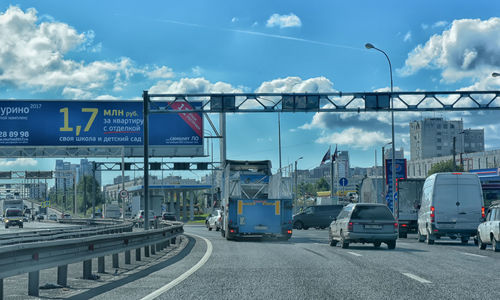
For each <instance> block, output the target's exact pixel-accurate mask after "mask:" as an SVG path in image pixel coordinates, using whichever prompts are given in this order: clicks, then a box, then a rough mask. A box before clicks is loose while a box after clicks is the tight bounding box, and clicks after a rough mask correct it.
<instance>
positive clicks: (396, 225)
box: [394, 223, 404, 229]
mask: <svg viewBox="0 0 500 300" xmlns="http://www.w3.org/2000/svg"><path fill="white" fill-rule="evenodd" d="M403 226H404V225H403ZM397 228H398V223H394V229H397Z"/></svg>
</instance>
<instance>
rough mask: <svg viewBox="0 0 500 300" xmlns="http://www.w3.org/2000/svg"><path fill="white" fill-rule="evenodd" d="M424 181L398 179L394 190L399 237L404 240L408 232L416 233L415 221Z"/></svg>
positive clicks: (416, 225)
mask: <svg viewBox="0 0 500 300" xmlns="http://www.w3.org/2000/svg"><path fill="white" fill-rule="evenodd" d="M424 182H425V179H423V178H421V179H420V178H419V179H417V178H413V179H398V180H397V184H396V190H397V192H398V194H397V197H398V222H399V237H400V238H406V237H407V234H408V232H415V233H416V232H417V227H418V224H417V219H418V210H419V207H420V201H421V198H422V188H423V186H424Z"/></svg>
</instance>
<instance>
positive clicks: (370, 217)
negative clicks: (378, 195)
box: [329, 203, 398, 249]
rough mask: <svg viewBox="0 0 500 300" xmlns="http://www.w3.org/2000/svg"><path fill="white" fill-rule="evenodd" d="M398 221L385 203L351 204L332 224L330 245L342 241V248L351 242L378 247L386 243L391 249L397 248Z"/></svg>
mask: <svg viewBox="0 0 500 300" xmlns="http://www.w3.org/2000/svg"><path fill="white" fill-rule="evenodd" d="M397 237H398V223H396V220H395V219H394V217H393V215H392V213H391V211H390V210H389V208H388V207H387V206H385V205H383V204H372V203H357V204H349V205H347V206H346V207H344V209H342V211H341V212H340V213H339V215H338V216H337V218H336V220H334V221H333V222H332V223H331V224H330V229H329V242H330V246H336V245H337V243H339V242H340V244H341V246H342V248H348V247H349V244H350V243H363V244H364V243H373V245H374V246H375V247H376V248H378V247H380V245H381V244H382V243H386V244H387V247H388V248H389V249H394V248H396V239H397Z"/></svg>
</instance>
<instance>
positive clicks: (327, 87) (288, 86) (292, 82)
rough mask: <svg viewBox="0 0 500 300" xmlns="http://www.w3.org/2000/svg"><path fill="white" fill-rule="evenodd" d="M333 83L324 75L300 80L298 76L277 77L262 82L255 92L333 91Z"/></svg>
mask: <svg viewBox="0 0 500 300" xmlns="http://www.w3.org/2000/svg"><path fill="white" fill-rule="evenodd" d="M334 91H335V90H334V89H333V83H332V82H331V81H330V80H328V79H327V78H326V77H314V78H309V79H306V80H302V79H301V78H300V77H293V76H292V77H286V78H278V79H274V80H271V81H265V82H263V83H262V84H261V85H260V86H259V87H258V88H257V90H256V91H255V92H256V93H300V92H309V93H327V92H334Z"/></svg>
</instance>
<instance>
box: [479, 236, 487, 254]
mask: <svg viewBox="0 0 500 300" xmlns="http://www.w3.org/2000/svg"><path fill="white" fill-rule="evenodd" d="M477 245H478V247H479V249H481V250H484V249H486V244H484V243H483V241H481V237H480V236H479V234H478V235H477Z"/></svg>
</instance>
